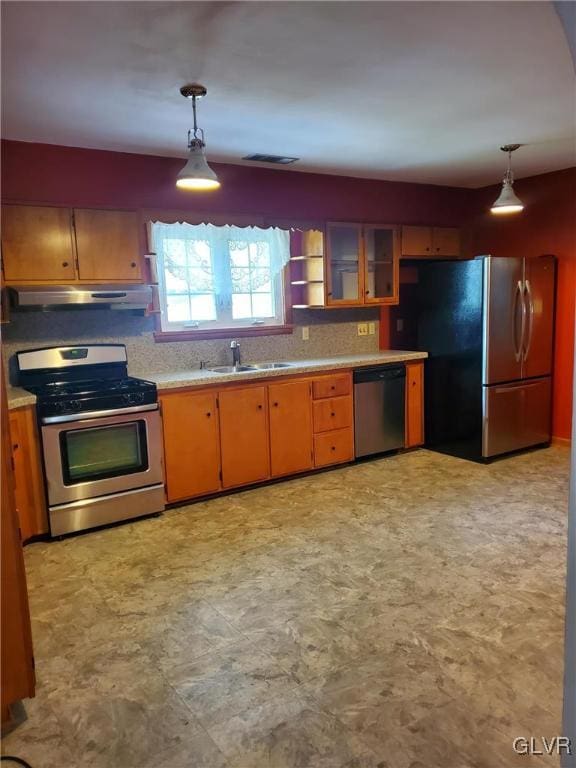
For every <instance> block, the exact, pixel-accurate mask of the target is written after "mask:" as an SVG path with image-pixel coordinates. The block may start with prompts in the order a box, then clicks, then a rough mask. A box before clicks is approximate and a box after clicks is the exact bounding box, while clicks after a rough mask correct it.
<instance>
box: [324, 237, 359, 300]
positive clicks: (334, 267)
mask: <svg viewBox="0 0 576 768" xmlns="http://www.w3.org/2000/svg"><path fill="white" fill-rule="evenodd" d="M361 252H362V227H361V225H360V224H328V228H327V255H326V278H327V286H326V303H327V304H336V305H338V304H341V305H355V304H363V303H364V296H363V285H364V279H363V274H362V270H363V263H362V258H361Z"/></svg>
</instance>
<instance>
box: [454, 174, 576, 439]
mask: <svg viewBox="0 0 576 768" xmlns="http://www.w3.org/2000/svg"><path fill="white" fill-rule="evenodd" d="M514 189H515V190H516V193H517V194H518V197H519V198H520V199H521V200H522V202H523V203H524V206H525V208H524V210H523V211H522V212H521V213H518V214H512V215H510V216H494V214H491V213H490V205H491V203H492V202H493V201H494V200H495V199H496V197H497V195H498V192H499V187H498V186H494V187H487V188H485V189H481V190H477V191H476V193H475V197H476V199H475V202H474V208H475V210H476V213H475V214H474V215H473V216H472V218H471V221H470V232H469V234H470V243H471V251H472V255H476V254H482V253H491V254H493V255H494V256H538V255H540V254H544V253H552V254H554V255H555V256H557V257H558V281H557V299H556V339H555V351H554V354H555V361H554V413H553V434H554V436H555V437H559V438H562V439H566V440H568V439H569V438H570V428H571V419H572V370H573V364H574V359H573V358H574V329H575V305H576V168H568V169H567V170H564V171H557V172H555V173H545V174H542V175H541V176H531V177H530V178H527V179H520V180H519V181H517V182H516V183H515V184H514Z"/></svg>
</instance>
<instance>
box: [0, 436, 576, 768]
mask: <svg viewBox="0 0 576 768" xmlns="http://www.w3.org/2000/svg"><path fill="white" fill-rule="evenodd" d="M567 492H568V451H567V450H565V449H561V448H551V449H547V450H542V451H537V452H532V453H527V454H524V455H522V456H516V457H514V458H509V459H506V460H503V461H499V462H497V463H494V464H492V465H490V466H482V465H477V464H472V463H468V462H464V461H461V460H458V459H453V458H449V457H445V456H441V455H439V454H434V453H429V452H427V451H417V452H413V453H407V454H403V455H398V456H394V457H391V458H387V459H381V460H377V461H373V462H369V463H364V464H360V465H357V466H352V467H346V468H343V469H339V470H335V471H332V472H327V473H324V474H321V475H316V476H311V477H307V478H301V479H297V480H293V481H290V482H286V483H282V484H278V485H273V486H269V487H266V488H261V489H257V490H252V491H246V492H243V493H239V494H236V495H232V496H228V497H226V498H221V499H217V500H212V501H207V502H203V503H199V504H196V505H192V506H188V507H183V508H181V509H178V510H172V511H170V512H168V513H166V514H165V515H164V516H163V517H161V518H157V519H151V520H143V521H139V522H136V523H133V524H130V525H124V526H121V527H117V528H114V529H109V530H104V531H99V532H96V533H92V534H89V535H86V536H82V537H77V538H74V539H68V540H65V541H62V542H54V543H41V544H33V545H31V546H29V547H27V548H26V565H27V571H28V579H29V587H30V601H31V611H32V622H33V632H34V643H35V650H36V664H37V674H38V689H37V697H36V699H35V700H33V701H30V702H28V703H27V709H28V712H29V719H28V721H27V722H25V723H24V724H23V725H22V726H21V727H20V728H19V729H17V730H16V731H15V732H13V733H12V734H11V735H9V736H8V737H7V738H6V739H5V740H4V743H3V751H4V752H5V753H9V754H15V755H19V756H21V757H24V758H26V759H27V760H28V761H29V762H30V763H31V765H32V766H33V768H52V767H54V768H100V767H103V768H157V767H161V768H204V767H205V768H219V767H220V766H228V767H229V768H250V767H252V766H253V767H254V768H269V767H270V768H271V767H274V768H304V767H305V766H306V767H308V766H310V768H343V767H344V766H346V767H347V768H375V767H376V766H379V768H409V767H410V768H434V767H435V766H442V768H467V767H468V766H470V768H506V766H515V765H519V766H555V765H557V764H558V761H557V760H555V759H553V758H550V757H530V756H517V755H515V754H514V752H513V750H512V740H513V739H514V737H516V736H530V735H533V736H537V737H539V736H547V737H550V736H553V735H558V734H560V714H561V686H562V667H563V664H562V644H563V597H564V568H565V538H566V525H565V522H566V505H567ZM7 765H8V764H7Z"/></svg>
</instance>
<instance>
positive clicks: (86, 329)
mask: <svg viewBox="0 0 576 768" xmlns="http://www.w3.org/2000/svg"><path fill="white" fill-rule="evenodd" d="M378 319H379V310H378V309H372V308H361V309H335V310H334V309H331V310H294V333H292V334H288V335H282V336H254V337H250V338H241V339H240V346H241V351H242V359H243V360H245V361H246V362H266V361H270V360H302V359H307V358H317V357H330V356H332V355H346V354H348V355H350V354H369V353H371V352H375V351H377V350H378ZM359 322H364V323H368V322H370V323H374V324H375V329H376V333H375V334H374V335H369V336H358V326H357V324H358V323H359ZM303 326H308V327H309V331H310V338H309V340H308V341H304V340H303V339H302V327H303ZM2 335H3V338H2V346H3V355H4V358H5V361H6V363H7V364H9V363H8V361H9V359H10V358H11V357H12V355H13V354H14V352H16V351H18V350H20V349H27V348H28V349H30V348H34V347H50V346H58V345H70V344H88V343H92V344H96V343H106V342H110V343H122V344H126V349H127V352H128V369H129V372H130V373H131V374H132V375H134V376H141V377H146V375H150V374H152V373H169V372H171V371H185V370H190V369H194V368H198V367H199V365H200V361H201V360H205V361H207V362H210V363H215V364H220V365H222V364H228V363H230V362H231V353H230V339H232V338H234V335H233V334H230V339H214V340H209V341H208V340H206V341H178V342H168V343H161V344H157V343H155V342H154V338H153V319H152V318H145V317H140V316H134V315H131V314H128V313H126V312H123V311H113V310H80V311H79V310H67V311H57V312H14V313H12V316H11V319H10V323H8V324H6V325H4V326H3V334H2Z"/></svg>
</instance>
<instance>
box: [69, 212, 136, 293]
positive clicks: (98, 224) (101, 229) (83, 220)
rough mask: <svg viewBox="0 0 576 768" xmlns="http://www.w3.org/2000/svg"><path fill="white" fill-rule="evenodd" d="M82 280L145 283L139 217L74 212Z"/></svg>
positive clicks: (122, 214) (120, 214)
mask: <svg viewBox="0 0 576 768" xmlns="http://www.w3.org/2000/svg"><path fill="white" fill-rule="evenodd" d="M74 225H75V229H76V247H77V251H78V271H79V274H80V280H82V281H84V282H86V281H90V280H111V281H116V280H117V281H123V282H139V281H140V280H141V279H142V269H141V266H142V265H141V258H142V256H141V238H140V223H139V218H138V214H137V213H135V212H133V211H96V210H75V211H74Z"/></svg>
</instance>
